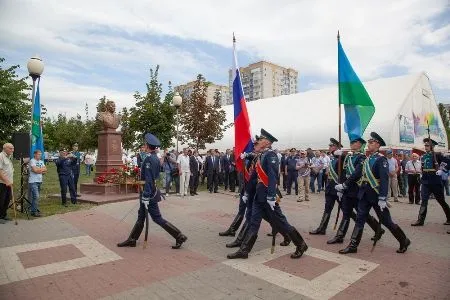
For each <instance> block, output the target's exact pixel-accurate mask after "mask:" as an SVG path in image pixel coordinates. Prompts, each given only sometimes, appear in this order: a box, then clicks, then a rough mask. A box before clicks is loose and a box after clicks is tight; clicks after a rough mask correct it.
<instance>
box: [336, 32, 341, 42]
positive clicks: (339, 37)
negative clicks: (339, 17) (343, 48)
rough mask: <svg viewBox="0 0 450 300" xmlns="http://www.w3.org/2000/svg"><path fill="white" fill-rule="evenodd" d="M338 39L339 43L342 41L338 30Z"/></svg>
mask: <svg viewBox="0 0 450 300" xmlns="http://www.w3.org/2000/svg"><path fill="white" fill-rule="evenodd" d="M337 39H338V41H339V40H340V39H341V36H340V35H339V30H338V35H337Z"/></svg>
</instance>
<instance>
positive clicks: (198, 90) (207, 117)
mask: <svg viewBox="0 0 450 300" xmlns="http://www.w3.org/2000/svg"><path fill="white" fill-rule="evenodd" d="M208 85H209V82H207V81H206V80H205V77H203V75H201V74H199V75H198V76H197V80H196V82H195V85H194V88H193V90H192V93H191V96H190V98H189V99H185V101H183V105H182V107H181V111H180V113H181V115H180V124H181V129H180V132H181V136H180V140H181V141H182V142H184V143H187V144H188V145H189V146H190V147H194V148H195V149H205V145H206V144H207V143H214V141H216V140H220V139H222V137H223V132H224V131H225V130H226V129H227V128H228V127H229V125H227V126H224V125H223V124H224V123H225V121H226V114H225V111H224V110H223V109H222V107H221V105H220V91H219V90H216V92H215V95H214V101H213V103H212V104H210V103H207V102H206V100H207V95H208V94H207V90H208Z"/></svg>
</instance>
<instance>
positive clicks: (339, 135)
mask: <svg viewBox="0 0 450 300" xmlns="http://www.w3.org/2000/svg"><path fill="white" fill-rule="evenodd" d="M339 40H340V35H339V30H338V33H337V41H338V45H339ZM340 97H341V88H340V84H339V50H338V106H339V109H338V114H339V117H338V122H339V126H338V128H339V133H338V139H339V146H338V148H339V147H340V145H342V141H341V139H342V137H341V131H342V130H341V123H342V120H341V115H342V114H341V106H342V105H341V102H340V101H339V100H340ZM341 162H342V154H341V155H339V159H338V168H337V169H338V182H337V183H338V184H339V179H340V178H341V173H342V168H341ZM339 200H340V201H339V205H338V211H337V215H336V221H335V222H334V228H333V229H334V230H336V227H337V223H338V220H339V212H340V211H341V207H342V199H339Z"/></svg>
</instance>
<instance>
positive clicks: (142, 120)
mask: <svg viewBox="0 0 450 300" xmlns="http://www.w3.org/2000/svg"><path fill="white" fill-rule="evenodd" d="M158 72H159V66H156V69H155V70H153V69H150V81H149V82H148V83H146V87H147V92H146V94H145V95H142V94H140V93H139V92H136V93H135V94H134V99H135V100H136V106H135V107H132V108H130V110H129V113H130V117H129V128H130V132H133V133H134V135H135V140H134V142H135V143H137V144H139V143H141V142H142V135H143V134H144V133H146V132H151V133H152V134H154V135H156V136H157V137H158V138H159V140H160V141H161V147H162V148H166V147H169V146H171V145H172V138H173V135H174V116H175V109H174V108H173V107H172V105H171V100H172V96H170V95H169V94H170V93H172V92H171V91H169V94H168V95H166V97H165V99H164V100H162V99H161V94H162V84H161V83H159V81H158ZM136 146H137V145H136Z"/></svg>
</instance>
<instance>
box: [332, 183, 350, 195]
mask: <svg viewBox="0 0 450 300" xmlns="http://www.w3.org/2000/svg"><path fill="white" fill-rule="evenodd" d="M346 188H347V186H346V185H345V183H340V184H336V185H335V186H334V189H335V190H336V191H338V192H341V193H342V192H343V191H344V190H345V189H346Z"/></svg>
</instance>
